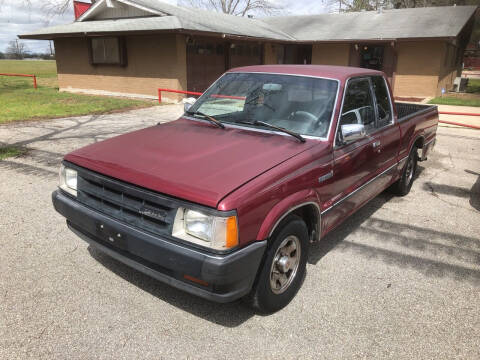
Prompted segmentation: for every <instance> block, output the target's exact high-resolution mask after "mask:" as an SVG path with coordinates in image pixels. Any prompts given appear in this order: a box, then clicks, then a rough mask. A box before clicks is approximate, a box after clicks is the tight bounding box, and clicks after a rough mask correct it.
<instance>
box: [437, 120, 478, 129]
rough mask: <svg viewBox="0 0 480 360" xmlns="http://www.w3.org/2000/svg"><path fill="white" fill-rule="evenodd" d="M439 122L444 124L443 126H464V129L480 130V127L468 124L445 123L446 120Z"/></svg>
mask: <svg viewBox="0 0 480 360" xmlns="http://www.w3.org/2000/svg"><path fill="white" fill-rule="evenodd" d="M438 122H439V123H442V124H448V125H456V126H463V127H468V128H472V129H477V130H480V126H476V125H468V124H463V123H457V122H453V121H444V120H439V121H438Z"/></svg>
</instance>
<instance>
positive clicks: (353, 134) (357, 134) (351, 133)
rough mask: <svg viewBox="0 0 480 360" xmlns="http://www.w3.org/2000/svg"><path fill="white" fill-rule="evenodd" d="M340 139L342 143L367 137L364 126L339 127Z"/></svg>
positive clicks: (348, 125)
mask: <svg viewBox="0 0 480 360" xmlns="http://www.w3.org/2000/svg"><path fill="white" fill-rule="evenodd" d="M341 130H342V138H343V141H344V142H347V143H348V142H352V141H355V140H359V139H362V138H364V137H365V136H367V132H366V131H365V126H363V124H345V125H342V127H341Z"/></svg>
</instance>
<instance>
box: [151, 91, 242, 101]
mask: <svg viewBox="0 0 480 360" xmlns="http://www.w3.org/2000/svg"><path fill="white" fill-rule="evenodd" d="M162 91H165V92H171V93H176V94H185V95H196V96H200V95H202V94H203V93H201V92H196V91H185V90H174V89H158V102H159V103H161V102H162ZM212 97H215V98H221V99H236V100H245V96H231V95H219V94H215V95H212Z"/></svg>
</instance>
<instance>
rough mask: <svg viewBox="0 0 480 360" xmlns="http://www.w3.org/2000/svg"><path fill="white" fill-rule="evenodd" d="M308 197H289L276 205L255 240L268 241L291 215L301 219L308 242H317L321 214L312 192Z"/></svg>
mask: <svg viewBox="0 0 480 360" xmlns="http://www.w3.org/2000/svg"><path fill="white" fill-rule="evenodd" d="M308 193H309V196H305V194H304V192H303V191H302V192H300V193H296V194H293V195H290V196H289V197H287V198H285V199H283V200H282V201H280V202H279V203H278V204H276V205H275V206H274V207H273V208H272V209H271V210H270V212H269V213H268V214H267V216H266V217H265V220H264V221H263V223H262V225H261V227H260V231H259V232H258V235H257V240H264V239H269V238H271V236H272V235H273V233H274V231H275V230H276V229H277V228H278V226H279V225H280V224H281V223H282V221H283V220H285V218H287V217H288V216H289V215H291V214H295V215H297V216H299V217H301V218H302V219H303V220H304V221H305V223H306V225H307V228H308V232H309V237H310V240H318V239H319V237H320V234H321V213H320V206H319V204H318V200H317V197H316V195H315V193H314V192H313V191H309V192H308Z"/></svg>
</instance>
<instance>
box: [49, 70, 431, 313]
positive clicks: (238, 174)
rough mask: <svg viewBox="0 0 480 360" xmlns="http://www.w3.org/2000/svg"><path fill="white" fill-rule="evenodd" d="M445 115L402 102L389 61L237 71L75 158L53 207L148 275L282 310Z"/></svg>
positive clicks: (397, 187)
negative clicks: (160, 120) (337, 236)
mask: <svg viewBox="0 0 480 360" xmlns="http://www.w3.org/2000/svg"><path fill="white" fill-rule="evenodd" d="M437 123H438V112H437V108H436V107H435V106H429V105H416V104H406V103H394V101H393V97H392V93H391V90H390V88H389V85H388V82H387V81H386V79H385V76H384V74H383V73H381V72H378V71H372V70H368V69H359V68H353V67H336V66H309V65H285V66H283V65H272V66H270V65H263V66H253V67H243V68H237V69H233V70H230V71H228V72H227V73H225V74H224V75H223V76H221V77H220V78H219V79H218V80H217V81H216V82H215V83H214V84H213V85H212V86H211V87H210V88H209V89H208V90H207V91H206V92H205V93H204V94H203V95H202V96H201V97H200V98H199V99H198V100H197V101H196V102H194V103H193V104H186V106H185V114H184V115H183V116H182V117H181V118H179V119H178V120H176V121H173V122H169V123H166V124H159V125H156V126H153V127H149V128H146V129H143V130H139V131H135V132H132V133H129V134H125V135H121V136H117V137H114V138H112V139H109V140H106V141H102V142H99V143H95V144H92V145H89V146H86V147H84V148H82V149H79V150H76V151H74V152H72V153H70V154H68V155H66V156H65V158H64V161H63V163H62V166H61V170H60V186H59V189H58V190H56V191H55V192H54V193H53V194H52V197H53V204H54V206H55V209H56V210H57V211H58V212H59V213H60V214H62V215H63V216H64V217H65V218H66V219H67V224H68V226H69V228H70V229H71V230H72V231H73V232H75V233H76V234H77V235H78V236H80V237H81V238H83V239H84V240H86V241H87V242H88V243H89V244H91V246H93V247H95V248H98V249H100V250H101V251H103V252H105V253H107V254H108V255H110V256H112V257H114V258H116V259H118V260H119V261H121V262H123V263H125V264H127V265H129V266H131V267H133V268H135V269H137V270H139V271H141V272H143V273H146V274H148V275H150V276H152V277H154V278H156V279H158V280H160V281H163V282H166V283H168V284H170V285H172V286H174V287H176V288H179V289H182V290H185V291H187V292H189V293H192V294H196V295H198V296H201V297H204V298H206V299H210V300H214V301H218V302H229V301H233V300H236V299H239V298H244V299H246V300H247V301H248V302H249V303H250V304H252V305H253V306H254V307H256V308H257V309H259V310H260V311H263V312H273V311H276V310H278V309H280V308H282V307H284V306H285V305H287V304H288V302H289V301H290V300H291V299H292V298H293V297H294V296H295V294H296V292H297V291H298V289H299V288H300V286H301V283H302V278H303V277H304V275H305V272H306V263H307V256H308V250H309V243H310V242H313V241H318V240H320V239H322V237H324V236H325V235H326V234H327V233H328V232H330V231H332V230H333V229H334V228H336V227H337V226H339V225H340V224H341V223H342V222H343V221H344V220H345V219H346V218H347V217H348V216H349V215H351V214H352V213H354V212H355V211H357V210H358V209H359V208H361V207H362V205H364V204H365V203H366V202H367V201H369V200H370V199H372V198H373V197H375V196H376V195H378V194H379V193H380V192H382V191H383V190H385V189H387V188H390V189H391V190H392V191H394V192H395V193H397V194H398V195H406V194H407V193H408V192H409V190H410V188H411V186H412V182H413V180H414V178H415V177H414V176H415V170H416V167H417V160H418V161H421V160H425V159H426V157H427V154H428V152H429V150H430V149H431V148H432V147H433V145H434V143H435V136H436V129H437Z"/></svg>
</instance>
